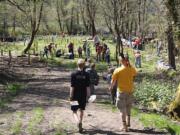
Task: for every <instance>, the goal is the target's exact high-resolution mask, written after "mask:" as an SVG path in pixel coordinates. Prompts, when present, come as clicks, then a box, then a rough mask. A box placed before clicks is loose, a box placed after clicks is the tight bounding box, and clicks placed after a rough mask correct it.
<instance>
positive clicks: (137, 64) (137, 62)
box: [135, 57, 141, 68]
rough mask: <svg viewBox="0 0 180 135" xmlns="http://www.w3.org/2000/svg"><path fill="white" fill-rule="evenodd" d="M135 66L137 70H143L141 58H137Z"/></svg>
mask: <svg viewBox="0 0 180 135" xmlns="http://www.w3.org/2000/svg"><path fill="white" fill-rule="evenodd" d="M135 66H136V68H138V67H139V68H141V57H136V59H135Z"/></svg>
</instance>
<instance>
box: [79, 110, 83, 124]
mask: <svg viewBox="0 0 180 135" xmlns="http://www.w3.org/2000/svg"><path fill="white" fill-rule="evenodd" d="M83 116H84V111H83V110H80V120H79V123H82V120H83Z"/></svg>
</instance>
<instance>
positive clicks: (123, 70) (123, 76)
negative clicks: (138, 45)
mask: <svg viewBox="0 0 180 135" xmlns="http://www.w3.org/2000/svg"><path fill="white" fill-rule="evenodd" d="M136 74H137V71H136V69H135V68H134V67H125V66H121V67H119V68H117V69H116V70H115V71H114V73H113V75H112V81H117V86H118V90H119V92H126V93H132V92H133V87H134V84H133V80H134V76H135V75H136Z"/></svg>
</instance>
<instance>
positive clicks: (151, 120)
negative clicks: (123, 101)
mask: <svg viewBox="0 0 180 135" xmlns="http://www.w3.org/2000/svg"><path fill="white" fill-rule="evenodd" d="M131 115H132V116H133V117H137V118H138V119H139V121H140V122H141V123H142V124H143V125H144V126H145V127H153V128H156V129H159V130H167V131H168V132H169V133H171V134H172V135H176V134H177V135H178V134H180V126H179V125H178V124H175V123H174V122H172V121H171V120H170V119H169V118H168V117H166V116H164V115H160V114H155V113H143V112H140V111H139V110H138V109H137V108H133V109H132V112H131Z"/></svg>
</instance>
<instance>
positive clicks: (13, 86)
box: [6, 83, 25, 95]
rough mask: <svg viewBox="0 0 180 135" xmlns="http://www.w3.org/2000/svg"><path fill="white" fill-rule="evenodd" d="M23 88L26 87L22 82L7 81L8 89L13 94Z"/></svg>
mask: <svg viewBox="0 0 180 135" xmlns="http://www.w3.org/2000/svg"><path fill="white" fill-rule="evenodd" d="M23 88H25V86H24V85H23V84H20V83H7V85H6V90H7V91H8V92H9V93H10V94H11V95H16V94H17V93H18V92H19V91H21V90H22V89H23Z"/></svg>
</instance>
